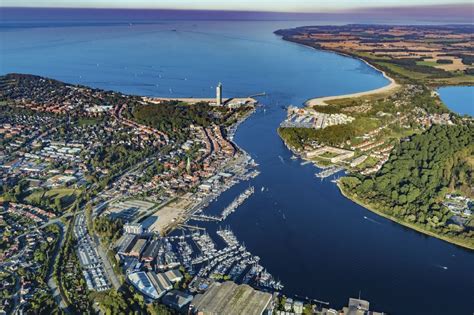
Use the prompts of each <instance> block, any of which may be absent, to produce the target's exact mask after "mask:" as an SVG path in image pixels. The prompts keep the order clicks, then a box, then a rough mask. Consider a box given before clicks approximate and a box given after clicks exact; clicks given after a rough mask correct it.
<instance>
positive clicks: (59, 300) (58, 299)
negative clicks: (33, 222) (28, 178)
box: [47, 219, 71, 314]
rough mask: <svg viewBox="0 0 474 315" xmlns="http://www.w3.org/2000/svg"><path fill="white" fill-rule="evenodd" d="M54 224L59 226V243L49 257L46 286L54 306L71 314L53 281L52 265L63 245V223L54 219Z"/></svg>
mask: <svg viewBox="0 0 474 315" xmlns="http://www.w3.org/2000/svg"><path fill="white" fill-rule="evenodd" d="M54 221H55V222H54V224H57V225H58V226H59V242H58V245H56V249H55V250H54V253H53V257H51V264H50V266H49V270H48V275H47V279H48V286H49V288H50V289H51V293H52V294H53V298H54V300H55V301H56V304H57V305H59V307H60V308H61V309H62V310H63V311H64V312H65V313H66V314H70V313H71V312H70V311H69V308H68V305H67V303H66V300H65V299H64V297H63V296H62V294H61V291H60V290H59V288H58V286H57V284H56V281H54V277H53V274H54V264H55V262H56V258H57V256H58V255H59V252H60V251H61V248H62V247H63V245H64V241H65V238H64V223H62V221H61V220H59V219H55V220H54ZM50 222H51V221H50Z"/></svg>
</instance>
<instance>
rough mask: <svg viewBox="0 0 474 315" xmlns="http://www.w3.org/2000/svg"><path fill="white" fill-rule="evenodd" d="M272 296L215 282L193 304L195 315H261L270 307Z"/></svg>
mask: <svg viewBox="0 0 474 315" xmlns="http://www.w3.org/2000/svg"><path fill="white" fill-rule="evenodd" d="M271 300H272V295H271V294H270V293H266V292H262V291H258V290H255V289H253V288H252V287H250V286H249V285H246V284H241V285H237V284H235V283H234V282H231V281H226V282H223V283H219V282H214V283H213V284H212V285H211V286H210V287H209V289H208V290H207V291H206V292H205V293H204V294H198V295H196V297H195V298H194V299H193V301H192V303H191V308H192V310H193V312H194V313H195V314H197V313H199V314H203V315H214V314H226V315H240V314H246V315H261V314H263V312H264V311H265V309H267V307H268V306H269V305H270V302H271Z"/></svg>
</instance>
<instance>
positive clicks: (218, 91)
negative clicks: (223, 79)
mask: <svg viewBox="0 0 474 315" xmlns="http://www.w3.org/2000/svg"><path fill="white" fill-rule="evenodd" d="M216 105H217V106H220V105H222V83H220V82H219V84H218V85H217V87H216Z"/></svg>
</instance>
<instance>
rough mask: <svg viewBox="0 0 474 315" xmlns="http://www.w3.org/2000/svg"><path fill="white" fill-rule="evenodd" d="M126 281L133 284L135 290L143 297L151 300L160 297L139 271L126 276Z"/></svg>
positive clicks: (146, 277)
mask: <svg viewBox="0 0 474 315" xmlns="http://www.w3.org/2000/svg"><path fill="white" fill-rule="evenodd" d="M128 280H129V281H130V283H132V284H133V286H134V287H135V288H137V290H138V291H140V292H141V293H143V294H144V295H146V296H148V297H150V298H152V299H158V298H159V297H160V295H159V294H158V292H157V291H156V289H155V287H154V285H153V284H152V282H151V281H150V279H149V278H148V276H147V274H146V273H145V272H143V271H140V272H135V273H131V274H129V275H128Z"/></svg>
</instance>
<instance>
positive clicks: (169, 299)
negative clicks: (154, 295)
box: [161, 290, 193, 311]
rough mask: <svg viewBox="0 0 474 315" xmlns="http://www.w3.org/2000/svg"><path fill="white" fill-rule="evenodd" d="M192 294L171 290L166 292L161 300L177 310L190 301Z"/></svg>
mask: <svg viewBox="0 0 474 315" xmlns="http://www.w3.org/2000/svg"><path fill="white" fill-rule="evenodd" d="M192 300H193V296H192V295H191V294H187V293H184V292H182V291H178V290H171V291H170V292H168V293H166V295H165V296H164V297H163V299H162V300H161V302H163V304H165V305H166V306H169V307H171V308H172V309H175V310H177V311H179V310H182V309H183V308H184V307H185V306H186V305H188V304H189V303H191V301H192Z"/></svg>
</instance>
